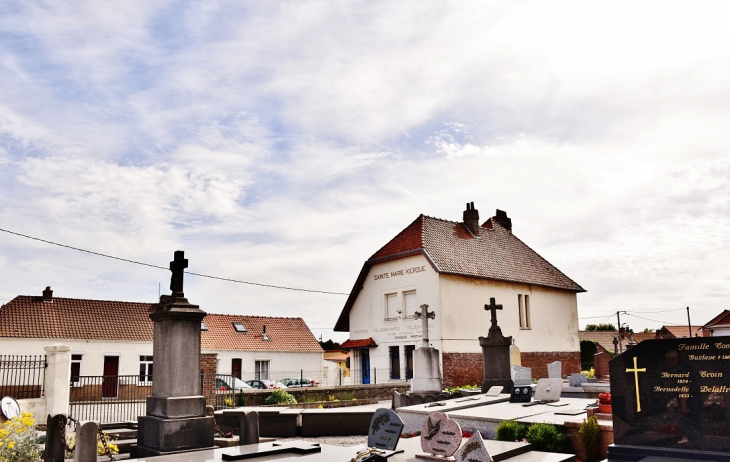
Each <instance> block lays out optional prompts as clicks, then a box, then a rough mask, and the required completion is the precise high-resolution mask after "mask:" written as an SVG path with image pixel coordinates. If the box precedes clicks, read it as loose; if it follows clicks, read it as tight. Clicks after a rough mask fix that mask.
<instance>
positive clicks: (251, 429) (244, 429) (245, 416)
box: [238, 411, 259, 445]
mask: <svg viewBox="0 0 730 462" xmlns="http://www.w3.org/2000/svg"><path fill="white" fill-rule="evenodd" d="M238 428H239V429H240V430H239V433H238V443H239V444H240V445H244V444H258V443H259V413H258V412H256V411H249V412H242V413H240V414H239V415H238Z"/></svg>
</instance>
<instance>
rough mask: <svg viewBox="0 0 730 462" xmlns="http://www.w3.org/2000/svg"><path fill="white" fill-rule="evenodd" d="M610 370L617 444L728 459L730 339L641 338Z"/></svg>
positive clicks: (693, 456) (729, 455)
mask: <svg viewBox="0 0 730 462" xmlns="http://www.w3.org/2000/svg"><path fill="white" fill-rule="evenodd" d="M609 369H610V373H611V395H612V403H611V404H612V407H613V422H614V439H615V440H614V442H615V444H616V445H621V446H627V445H631V446H637V447H647V448H649V449H650V450H652V451H654V450H660V449H661V448H664V450H667V451H671V453H672V454H678V455H674V456H673V457H683V456H684V457H687V458H694V459H704V458H703V457H697V456H696V455H697V454H699V455H701V454H702V451H711V452H713V453H717V452H720V453H723V454H724V456H725V457H727V458H728V459H730V386H728V380H730V337H695V338H681V339H656V340H645V341H643V342H641V343H639V344H638V345H636V346H635V347H633V348H631V349H630V350H628V351H626V352H625V353H623V354H621V355H620V356H617V357H615V358H614V359H612V360H611V362H610V363H609ZM682 450H693V451H698V453H697V454H695V453H693V454H695V455H692V456H691V457H690V456H687V455H682V454H681V453H682ZM646 455H649V454H646ZM663 455H669V454H663ZM705 460H710V459H709V458H708V459H705ZM713 460H715V459H713ZM723 460H724V459H723Z"/></svg>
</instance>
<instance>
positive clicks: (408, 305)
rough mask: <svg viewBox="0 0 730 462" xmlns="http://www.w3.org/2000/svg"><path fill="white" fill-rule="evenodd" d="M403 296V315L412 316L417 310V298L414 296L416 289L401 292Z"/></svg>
mask: <svg viewBox="0 0 730 462" xmlns="http://www.w3.org/2000/svg"><path fill="white" fill-rule="evenodd" d="M403 298H404V303H403V304H404V305H405V309H406V311H405V313H406V314H405V315H406V317H408V318H410V317H413V315H414V314H415V313H416V311H418V300H417V297H416V291H415V290H411V291H409V292H403Z"/></svg>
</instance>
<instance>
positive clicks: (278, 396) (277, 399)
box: [264, 388, 297, 404]
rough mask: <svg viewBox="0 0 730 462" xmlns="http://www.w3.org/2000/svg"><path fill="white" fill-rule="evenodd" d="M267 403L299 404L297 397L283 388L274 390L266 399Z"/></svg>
mask: <svg viewBox="0 0 730 462" xmlns="http://www.w3.org/2000/svg"><path fill="white" fill-rule="evenodd" d="M264 403H265V404H297V400H296V398H294V396H292V395H291V394H290V393H287V392H286V391H285V390H284V389H282V388H277V389H276V390H274V391H272V392H271V394H270V395H269V396H267V397H266V399H265V400H264Z"/></svg>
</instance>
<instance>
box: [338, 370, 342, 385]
mask: <svg viewBox="0 0 730 462" xmlns="http://www.w3.org/2000/svg"><path fill="white" fill-rule="evenodd" d="M337 372H338V373H339V375H340V386H342V368H341V367H340V366H337Z"/></svg>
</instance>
